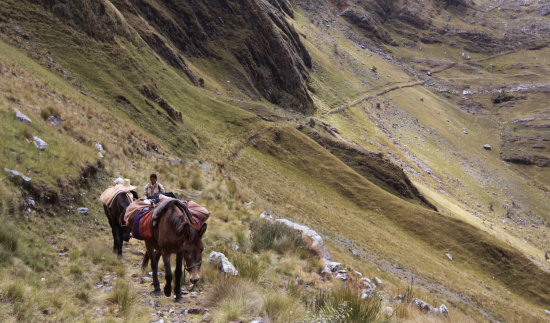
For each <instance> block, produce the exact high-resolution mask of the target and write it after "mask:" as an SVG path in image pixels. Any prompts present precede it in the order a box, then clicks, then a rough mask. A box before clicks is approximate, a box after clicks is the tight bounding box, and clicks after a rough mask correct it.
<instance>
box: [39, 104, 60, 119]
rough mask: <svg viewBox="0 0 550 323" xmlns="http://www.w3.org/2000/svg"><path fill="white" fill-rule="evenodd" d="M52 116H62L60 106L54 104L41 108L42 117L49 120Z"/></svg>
mask: <svg viewBox="0 0 550 323" xmlns="http://www.w3.org/2000/svg"><path fill="white" fill-rule="evenodd" d="M50 116H54V117H56V118H59V116H61V112H60V111H59V109H58V108H55V107H53V106H48V107H46V108H45V109H41V110H40V117H42V119H44V120H47V119H48V118H49V117H50Z"/></svg>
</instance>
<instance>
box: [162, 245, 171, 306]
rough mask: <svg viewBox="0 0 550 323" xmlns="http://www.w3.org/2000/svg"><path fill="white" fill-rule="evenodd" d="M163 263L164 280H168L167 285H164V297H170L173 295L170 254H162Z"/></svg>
mask: <svg viewBox="0 0 550 323" xmlns="http://www.w3.org/2000/svg"><path fill="white" fill-rule="evenodd" d="M162 261H163V262H164V272H165V273H164V276H165V277H164V278H166V285H164V295H166V296H170V295H171V294H172V268H170V253H169V252H166V251H164V252H163V253H162Z"/></svg>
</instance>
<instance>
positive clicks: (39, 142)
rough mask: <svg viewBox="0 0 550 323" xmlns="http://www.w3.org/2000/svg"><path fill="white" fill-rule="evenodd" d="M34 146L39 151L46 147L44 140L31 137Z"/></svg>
mask: <svg viewBox="0 0 550 323" xmlns="http://www.w3.org/2000/svg"><path fill="white" fill-rule="evenodd" d="M33 142H34V146H35V147H36V148H38V149H40V150H44V149H46V146H47V145H48V144H47V143H46V142H45V141H44V140H42V139H41V138H39V137H37V136H34V137H33Z"/></svg>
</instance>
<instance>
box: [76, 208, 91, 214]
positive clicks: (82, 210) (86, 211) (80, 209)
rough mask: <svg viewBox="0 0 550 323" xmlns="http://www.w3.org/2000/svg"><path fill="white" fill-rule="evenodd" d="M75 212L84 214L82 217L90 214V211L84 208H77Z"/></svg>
mask: <svg viewBox="0 0 550 323" xmlns="http://www.w3.org/2000/svg"><path fill="white" fill-rule="evenodd" d="M76 211H77V212H78V213H80V214H84V215H88V214H90V210H89V209H87V208H85V207H79V208H78V209H76Z"/></svg>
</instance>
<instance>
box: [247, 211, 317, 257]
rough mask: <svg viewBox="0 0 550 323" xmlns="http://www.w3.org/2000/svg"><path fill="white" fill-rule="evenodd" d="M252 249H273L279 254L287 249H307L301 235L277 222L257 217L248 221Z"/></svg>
mask: <svg viewBox="0 0 550 323" xmlns="http://www.w3.org/2000/svg"><path fill="white" fill-rule="evenodd" d="M250 232H251V240H252V250H254V251H260V250H269V249H270V250H275V251H277V252H278V253H280V254H283V253H285V252H288V251H293V252H301V251H309V248H308V246H307V244H306V242H305V241H304V240H303V239H302V237H301V235H300V234H299V233H298V232H296V231H294V230H292V229H291V228H289V227H287V226H286V225H284V224H282V223H278V222H269V221H266V220H263V219H257V220H254V221H252V222H251V223H250Z"/></svg>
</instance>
